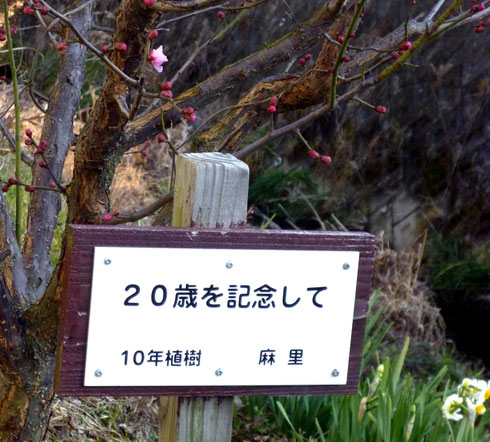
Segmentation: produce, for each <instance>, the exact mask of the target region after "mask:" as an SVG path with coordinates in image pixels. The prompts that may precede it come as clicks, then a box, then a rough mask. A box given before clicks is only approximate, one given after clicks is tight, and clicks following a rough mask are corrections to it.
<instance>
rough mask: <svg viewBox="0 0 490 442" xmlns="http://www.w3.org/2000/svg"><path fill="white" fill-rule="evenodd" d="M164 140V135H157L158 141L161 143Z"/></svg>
mask: <svg viewBox="0 0 490 442" xmlns="http://www.w3.org/2000/svg"><path fill="white" fill-rule="evenodd" d="M164 141H165V135H163V134H160V135H158V142H159V143H163V142H164Z"/></svg>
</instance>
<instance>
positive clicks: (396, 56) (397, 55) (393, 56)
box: [390, 51, 400, 60]
mask: <svg viewBox="0 0 490 442" xmlns="http://www.w3.org/2000/svg"><path fill="white" fill-rule="evenodd" d="M390 56H391V58H394V59H395V60H396V59H397V58H398V57H399V56H400V54H399V53H398V52H395V51H393V52H390Z"/></svg>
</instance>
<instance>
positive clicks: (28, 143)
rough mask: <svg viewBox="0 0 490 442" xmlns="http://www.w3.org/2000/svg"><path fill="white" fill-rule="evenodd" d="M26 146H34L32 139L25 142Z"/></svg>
mask: <svg viewBox="0 0 490 442" xmlns="http://www.w3.org/2000/svg"><path fill="white" fill-rule="evenodd" d="M24 144H25V145H26V146H30V145H32V140H31V139H30V138H28V139H27V140H25V141H24Z"/></svg>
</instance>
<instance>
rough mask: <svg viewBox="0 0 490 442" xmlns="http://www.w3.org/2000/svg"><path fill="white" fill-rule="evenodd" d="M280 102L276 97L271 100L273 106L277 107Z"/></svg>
mask: <svg viewBox="0 0 490 442" xmlns="http://www.w3.org/2000/svg"><path fill="white" fill-rule="evenodd" d="M278 101H279V98H277V97H276V96H275V95H274V96H273V97H272V98H271V106H277V103H278Z"/></svg>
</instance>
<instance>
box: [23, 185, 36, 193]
mask: <svg viewBox="0 0 490 442" xmlns="http://www.w3.org/2000/svg"><path fill="white" fill-rule="evenodd" d="M36 189H37V187H36V186H26V187H24V190H25V191H26V192H31V193H32V192H34V191H35V190H36Z"/></svg>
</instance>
